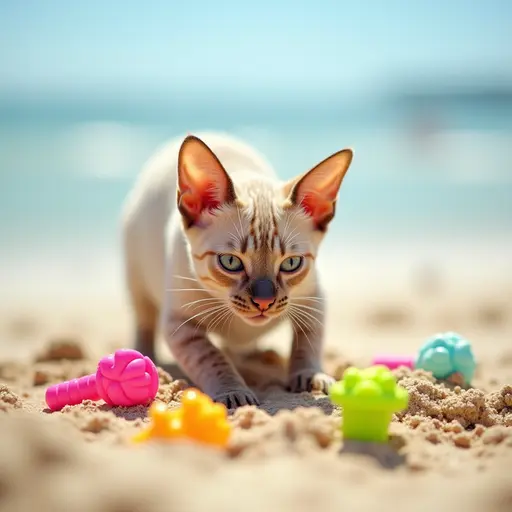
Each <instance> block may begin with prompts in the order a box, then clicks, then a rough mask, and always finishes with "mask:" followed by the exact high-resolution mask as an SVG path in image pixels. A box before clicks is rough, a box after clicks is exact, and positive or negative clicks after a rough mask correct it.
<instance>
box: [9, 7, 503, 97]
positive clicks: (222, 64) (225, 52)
mask: <svg viewBox="0 0 512 512" xmlns="http://www.w3.org/2000/svg"><path fill="white" fill-rule="evenodd" d="M511 26H512V2H511V1H510V0H486V1H478V0H465V1H464V0H449V1H447V0H412V1H411V0H409V1H406V0H403V1H398V0H386V1H381V0H373V1H369V0H366V1H364V0H359V1H357V0H351V1H343V0H323V1H303V0H281V1H280V2H276V1H275V0H258V1H257V2H249V1H248V2H242V1H240V0H216V1H214V2H212V1H210V0H194V1H191V2H186V1H183V2H178V1H173V0H152V1H150V2H141V1H140V0H139V1H133V0H123V1H120V0H109V1H108V2H106V1H105V0H87V1H74V2H69V0H46V1H42V0H39V1H38V0H24V1H22V2H21V1H16V0H2V1H1V2H0V69H1V70H2V71H1V74H0V92H6V91H7V92H9V91H25V90H26V91H32V92H37V91H76V90H91V91H93V90H118V89H120V88H122V89H123V90H134V91H136V90H141V89H143V90H166V89H170V88H171V89H172V88H176V89H184V90H187V89H188V90H198V91H201V90H205V89H210V90H216V89H223V90H233V91H236V90H243V91H247V92H251V91H259V92H261V91H287V90H289V89H290V88H293V90H295V91H299V92H300V91H305V92H308V91H309V92H314V91H322V92H323V93H324V94H328V93H329V92H332V91H336V92H337V93H340V92H341V93H343V92H346V93H348V94H354V93H357V92H364V91H373V90H375V89H379V88H383V87H387V86H388V84H389V85H391V86H394V84H395V83H397V82H400V81H403V80H414V81H420V82H421V81H424V82H425V83H429V82H432V81H433V82H435V81H436V80H439V79H441V80H445V79H446V80H448V79H460V80H464V78H465V77H473V78H474V77H476V78H481V77H491V79H497V78H500V77H501V78H503V79H506V80H509V81H511V82H512V33H511V30H510V27H511Z"/></svg>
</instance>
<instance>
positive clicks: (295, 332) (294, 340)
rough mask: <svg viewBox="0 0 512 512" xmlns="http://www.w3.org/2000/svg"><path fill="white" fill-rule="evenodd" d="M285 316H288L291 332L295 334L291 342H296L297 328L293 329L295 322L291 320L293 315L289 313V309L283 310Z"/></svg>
mask: <svg viewBox="0 0 512 512" xmlns="http://www.w3.org/2000/svg"><path fill="white" fill-rule="evenodd" d="M285 316H286V318H288V319H289V320H290V324H291V326H292V329H293V333H294V334H295V336H294V337H293V340H292V343H298V340H297V329H295V322H294V321H293V317H292V316H291V315H290V312H289V311H286V312H285Z"/></svg>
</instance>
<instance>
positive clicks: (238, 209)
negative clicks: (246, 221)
mask: <svg viewBox="0 0 512 512" xmlns="http://www.w3.org/2000/svg"><path fill="white" fill-rule="evenodd" d="M236 212H237V214H238V223H239V224H240V243H242V241H243V238H244V237H243V233H244V226H243V224H242V217H240V208H237V209H236Z"/></svg>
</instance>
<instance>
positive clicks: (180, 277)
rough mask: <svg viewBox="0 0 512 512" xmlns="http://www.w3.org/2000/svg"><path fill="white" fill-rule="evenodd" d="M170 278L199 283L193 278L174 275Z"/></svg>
mask: <svg viewBox="0 0 512 512" xmlns="http://www.w3.org/2000/svg"><path fill="white" fill-rule="evenodd" d="M172 277H177V278H178V279H185V280H186V281H195V282H196V283H198V282H199V279H196V278H195V277H186V276H179V275H177V274H174V275H173V276H172Z"/></svg>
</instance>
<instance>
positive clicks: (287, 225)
mask: <svg viewBox="0 0 512 512" xmlns="http://www.w3.org/2000/svg"><path fill="white" fill-rule="evenodd" d="M299 211H300V210H296V211H295V212H294V213H292V215H288V217H287V219H286V223H285V225H284V229H283V232H284V233H285V236H286V231H287V230H288V227H289V226H290V224H291V223H292V221H294V220H295V219H296V218H297V215H298V214H299Z"/></svg>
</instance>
